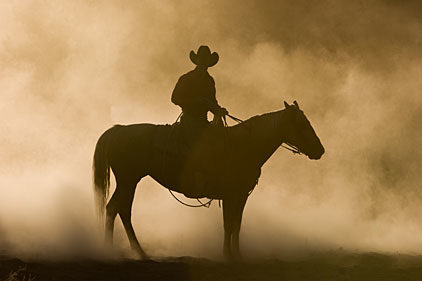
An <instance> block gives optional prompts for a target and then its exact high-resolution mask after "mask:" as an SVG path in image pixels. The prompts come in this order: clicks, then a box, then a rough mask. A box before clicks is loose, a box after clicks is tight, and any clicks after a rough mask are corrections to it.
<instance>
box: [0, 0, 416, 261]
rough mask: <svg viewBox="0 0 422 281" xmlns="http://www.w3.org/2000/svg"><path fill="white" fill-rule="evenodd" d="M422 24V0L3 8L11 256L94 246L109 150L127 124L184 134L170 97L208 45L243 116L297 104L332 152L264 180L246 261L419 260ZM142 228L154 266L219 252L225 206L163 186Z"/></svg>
mask: <svg viewBox="0 0 422 281" xmlns="http://www.w3.org/2000/svg"><path fill="white" fill-rule="evenodd" d="M421 14H422V4H421V3H420V1H334V0H332V1H304V0H303V1H302V0H300V1H265V2H263V1H237V0H236V1H215V0H214V1H152V0H150V1H134V0H131V1H129V0H128V1H101V2H98V1H88V0H87V1H82V0H75V1H29V0H28V1H2V2H1V3H0V66H1V67H0V89H1V96H0V97H1V100H0V109H1V114H2V118H1V121H0V145H1V148H0V157H1V159H2V161H1V162H0V251H1V250H5V251H14V252H18V253H27V254H28V253H29V254H40V255H52V252H54V254H63V255H65V254H67V253H69V251H72V250H75V249H74V248H75V247H74V245H75V243H78V245H93V244H95V242H94V241H96V240H97V236H96V232H97V230H98V229H97V226H96V225H95V217H94V213H93V210H94V208H93V194H92V187H91V182H92V181H91V165H92V163H91V160H92V154H93V150H94V146H95V143H96V141H97V138H98V137H99V135H100V134H101V133H102V132H103V131H104V130H106V129H107V128H108V127H110V126H112V125H113V124H115V123H121V124H128V123H141V122H151V123H172V122H174V120H175V119H176V117H177V116H178V114H179V108H178V107H176V106H175V105H173V104H171V102H170V96H171V91H172V90H173V87H174V85H175V83H176V81H177V79H178V77H179V76H180V75H182V74H183V73H185V72H187V71H189V70H191V69H192V68H193V64H192V63H191V62H190V60H189V58H188V54H189V51H190V50H191V49H195V50H196V49H197V48H198V47H199V45H202V44H208V45H209V46H210V47H211V50H212V51H217V52H218V53H219V55H220V61H219V63H218V64H217V65H216V66H214V67H213V68H211V69H210V70H209V71H210V73H211V75H213V76H214V78H215V80H216V87H217V98H218V100H219V102H220V104H221V105H223V106H225V107H226V108H227V109H228V110H229V111H230V113H231V114H233V115H235V116H237V117H239V118H243V119H245V118H248V117H250V116H253V115H256V114H260V113H264V112H268V111H273V110H278V109H281V108H282V104H283V100H286V101H288V102H292V101H293V100H297V101H298V102H299V104H300V105H301V107H302V109H303V110H304V112H305V113H306V115H307V117H308V119H309V120H310V121H311V123H312V124H313V126H314V128H315V130H316V132H317V134H318V135H319V137H320V139H321V141H322V143H323V144H324V146H325V149H326V154H325V155H324V156H323V158H322V159H321V160H319V161H310V160H308V159H307V158H305V157H301V156H294V155H292V154H291V153H288V152H287V151H284V150H280V151H278V152H277V153H276V154H275V155H274V156H273V157H272V158H271V160H270V161H269V162H268V163H267V164H266V165H265V166H264V168H263V173H262V177H261V179H260V182H259V185H258V186H257V188H256V190H255V191H254V193H253V195H252V196H251V197H250V199H249V201H248V203H247V206H246V210H245V215H244V224H243V229H242V233H241V235H242V237H241V243H242V246H243V248H244V251H245V252H246V253H249V254H251V255H252V254H257V255H262V256H282V255H285V254H286V253H295V252H298V251H302V250H313V249H332V248H338V247H343V248H346V249H351V250H356V249H359V250H378V251H399V252H413V253H422V235H420V233H422V208H421V207H420V206H421V203H422V190H421V188H422V186H421V180H420V174H421V172H422V171H421V167H420V166H421V165H420V164H421V160H422V152H421V151H420V149H419V148H420V146H421V144H422V133H421V131H420V128H421V126H420V121H421V120H422V98H421V93H422V79H421V78H422V51H421V50H422V48H421V47H422V46H421V45H422V15H421ZM133 223H134V226H135V230H136V231H137V233H138V235H139V236H140V240H141V243H142V242H144V245H145V248H146V250H147V251H149V252H150V253H152V254H153V255H202V256H215V255H218V254H219V253H220V250H221V247H222V238H223V237H222V233H223V232H222V217H221V210H220V209H219V208H218V206H217V205H214V206H213V207H212V208H210V209H201V210H198V209H189V208H186V207H183V206H181V205H179V204H178V203H177V202H175V201H174V200H173V199H172V198H171V197H170V195H169V194H168V192H167V191H166V190H165V189H164V188H162V187H160V186H159V185H158V184H157V183H155V182H153V181H152V180H150V179H145V180H143V181H142V182H141V183H140V184H139V185H138V190H137V194H136V198H135V203H134V217H133ZM116 226H117V234H116V235H117V237H116V239H117V247H118V248H119V249H121V250H122V251H125V250H126V249H127V248H128V242H127V241H126V237H125V235H124V233H123V232H122V227H121V223H120V221H119V220H116ZM85 248H86V246H85ZM51 249H54V251H52V250H51Z"/></svg>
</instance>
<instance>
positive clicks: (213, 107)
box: [171, 46, 228, 127]
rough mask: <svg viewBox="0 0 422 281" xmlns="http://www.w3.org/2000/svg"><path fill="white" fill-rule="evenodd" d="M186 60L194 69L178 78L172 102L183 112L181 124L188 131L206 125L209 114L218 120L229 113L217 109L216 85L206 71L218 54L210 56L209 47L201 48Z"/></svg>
mask: <svg viewBox="0 0 422 281" xmlns="http://www.w3.org/2000/svg"><path fill="white" fill-rule="evenodd" d="M189 57H190V59H191V61H192V62H193V63H194V64H195V65H196V67H195V69H193V70H191V71H189V72H188V73H186V74H183V75H182V76H181V77H180V78H179V80H178V81H177V83H176V86H175V88H174V90H173V94H172V97H171V101H172V102H173V103H174V104H176V105H178V106H180V107H181V108H182V112H183V115H182V117H181V124H187V125H188V126H190V127H191V126H192V127H197V126H202V125H206V124H208V120H207V113H208V111H211V112H212V113H213V114H214V117H215V118H216V119H220V120H221V117H223V116H225V115H227V114H228V111H227V110H226V109H225V108H223V107H221V106H220V105H218V102H217V99H216V97H215V82H214V79H213V78H212V76H211V75H210V74H209V73H208V71H207V70H208V67H212V66H214V65H215V64H216V63H217V62H218V59H219V56H218V54H217V53H216V52H213V53H211V51H210V48H209V47H208V46H200V47H199V49H198V51H197V53H195V52H194V51H193V50H192V51H191V52H190V54H189Z"/></svg>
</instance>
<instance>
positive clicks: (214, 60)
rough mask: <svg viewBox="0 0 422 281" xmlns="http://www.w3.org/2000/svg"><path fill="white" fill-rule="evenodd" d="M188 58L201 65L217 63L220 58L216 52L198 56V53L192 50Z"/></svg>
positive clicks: (209, 65)
mask: <svg viewBox="0 0 422 281" xmlns="http://www.w3.org/2000/svg"><path fill="white" fill-rule="evenodd" d="M189 58H190V60H191V61H192V62H193V63H194V64H196V65H202V66H207V67H211V66H214V65H216V64H217V62H218V60H219V59H220V57H219V55H218V54H217V53H216V52H213V53H212V54H211V55H210V56H207V57H202V58H199V57H198V55H197V54H196V53H195V52H194V51H193V50H192V51H190V53H189Z"/></svg>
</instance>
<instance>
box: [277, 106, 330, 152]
mask: <svg viewBox="0 0 422 281" xmlns="http://www.w3.org/2000/svg"><path fill="white" fill-rule="evenodd" d="M284 106H285V109H284V110H283V111H284V112H285V114H286V117H287V119H286V120H287V123H286V126H287V127H286V128H287V130H286V136H285V137H286V141H285V142H286V143H287V144H289V145H292V146H294V147H296V148H297V150H299V152H301V153H303V154H305V155H306V156H308V157H309V159H320V158H321V156H322V155H323V154H324V152H325V149H324V146H322V144H321V141H320V140H319V138H318V136H317V135H316V133H315V131H314V129H313V128H312V126H311V123H310V122H309V120H308V119H307V118H306V116H305V114H304V113H303V111H302V110H300V108H299V105H298V103H297V102H296V101H294V102H293V104H292V105H289V104H288V103H287V102H284Z"/></svg>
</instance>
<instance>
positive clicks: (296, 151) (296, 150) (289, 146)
mask: <svg viewBox="0 0 422 281" xmlns="http://www.w3.org/2000/svg"><path fill="white" fill-rule="evenodd" d="M284 143H285V144H286V146H284V145H283V143H282V144H281V147H282V148H285V149H287V150H290V151H291V152H293V154H298V155H301V154H303V152H302V151H300V149H299V148H298V147H297V146H294V145H293V144H290V143H288V142H284Z"/></svg>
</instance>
